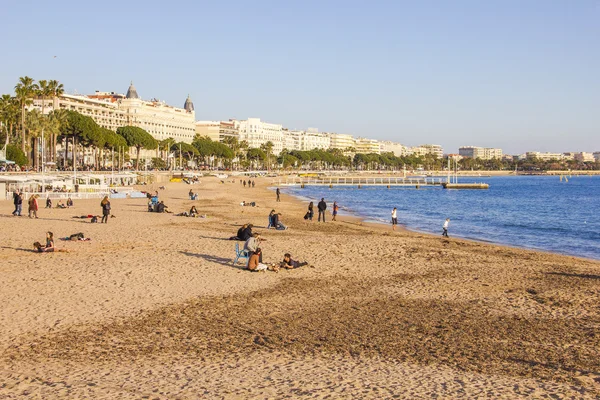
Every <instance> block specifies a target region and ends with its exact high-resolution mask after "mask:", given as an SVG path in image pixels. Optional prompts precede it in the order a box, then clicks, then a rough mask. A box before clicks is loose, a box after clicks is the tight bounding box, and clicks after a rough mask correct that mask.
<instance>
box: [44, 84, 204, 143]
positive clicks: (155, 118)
mask: <svg viewBox="0 0 600 400" xmlns="http://www.w3.org/2000/svg"><path fill="white" fill-rule="evenodd" d="M33 106H34V107H35V108H37V109H39V110H40V111H41V109H42V100H41V99H36V100H34V103H33ZM58 109H60V110H73V111H77V112H78V113H80V114H83V115H86V116H89V117H92V119H93V120H94V121H95V122H96V123H97V124H98V125H100V126H101V127H103V128H107V129H110V130H112V131H116V130H117V128H119V127H122V126H128V125H131V126H137V127H140V128H142V129H144V130H146V131H147V132H148V133H150V134H151V135H152V136H153V137H154V138H155V139H157V140H163V139H167V138H169V137H171V138H173V139H175V140H176V141H178V142H186V143H191V142H192V140H193V139H194V135H195V134H196V115H195V113H194V104H193V103H192V100H191V99H190V97H189V96H188V98H187V99H186V101H185V104H184V107H183V108H178V107H173V106H169V105H167V104H166V103H165V102H162V101H158V100H156V99H154V100H150V101H146V100H142V99H141V98H140V96H139V95H138V94H137V91H136V89H135V87H134V86H133V83H132V84H131V85H130V86H129V89H128V90H127V94H126V95H122V94H118V93H115V92H98V91H97V92H96V93H94V94H91V95H87V96H83V95H69V94H63V95H61V96H59V97H57V98H55V99H54V100H49V99H48V100H46V101H45V105H44V112H45V113H49V112H50V111H52V110H58Z"/></svg>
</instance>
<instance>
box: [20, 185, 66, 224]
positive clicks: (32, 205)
mask: <svg viewBox="0 0 600 400" xmlns="http://www.w3.org/2000/svg"><path fill="white" fill-rule="evenodd" d="M39 198H40V196H39V195H38V194H32V195H31V196H30V197H29V199H28V200H27V211H28V216H29V218H39V217H38V214H37V213H38V211H39V208H40V206H39V202H38V199H39ZM13 204H14V206H15V210H14V211H13V212H12V215H14V216H15V217H20V216H21V213H22V212H23V191H22V190H16V191H15V192H14V193H13ZM70 207H73V200H72V199H71V197H69V198H68V199H67V203H66V204H65V203H63V201H62V200H61V199H59V200H58V203H57V204H56V208H70ZM46 208H52V199H51V198H50V197H47V198H46Z"/></svg>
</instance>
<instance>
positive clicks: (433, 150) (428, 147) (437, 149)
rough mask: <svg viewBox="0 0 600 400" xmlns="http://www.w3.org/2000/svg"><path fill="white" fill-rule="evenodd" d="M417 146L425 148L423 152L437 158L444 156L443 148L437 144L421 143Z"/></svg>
mask: <svg viewBox="0 0 600 400" xmlns="http://www.w3.org/2000/svg"><path fill="white" fill-rule="evenodd" d="M419 147H422V148H424V149H425V151H426V153H425V154H432V155H434V156H437V157H438V158H442V157H443V156H444V149H443V148H442V146H440V145H439V144H422V145H420V146H419Z"/></svg>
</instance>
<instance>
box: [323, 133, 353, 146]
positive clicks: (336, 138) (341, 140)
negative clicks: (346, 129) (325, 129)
mask: <svg viewBox="0 0 600 400" xmlns="http://www.w3.org/2000/svg"><path fill="white" fill-rule="evenodd" d="M329 138H330V143H331V144H330V146H331V148H332V149H341V150H347V149H349V148H351V147H352V148H354V147H356V141H355V140H354V137H353V136H352V135H346V134H343V133H330V134H329Z"/></svg>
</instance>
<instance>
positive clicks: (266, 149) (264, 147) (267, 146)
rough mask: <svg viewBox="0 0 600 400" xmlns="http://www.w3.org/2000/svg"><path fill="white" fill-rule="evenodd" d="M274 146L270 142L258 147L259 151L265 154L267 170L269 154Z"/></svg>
mask: <svg viewBox="0 0 600 400" xmlns="http://www.w3.org/2000/svg"><path fill="white" fill-rule="evenodd" d="M274 146H275V145H274V144H273V142H271V141H270V140H269V141H268V142H267V143H264V144H262V145H261V146H260V149H261V150H262V151H264V152H265V154H266V156H267V170H269V169H270V168H271V162H270V161H271V157H270V156H271V152H272V151H273V147H274Z"/></svg>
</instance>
